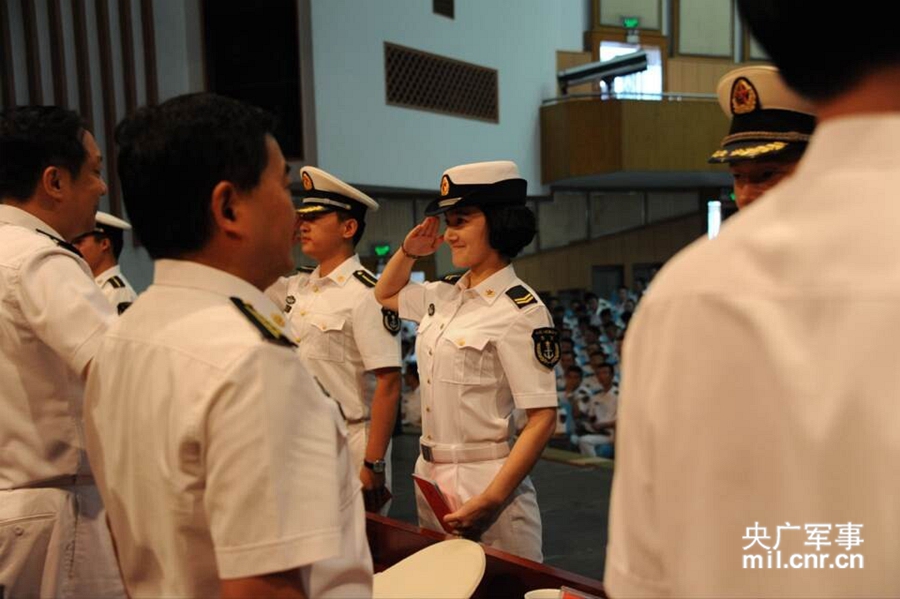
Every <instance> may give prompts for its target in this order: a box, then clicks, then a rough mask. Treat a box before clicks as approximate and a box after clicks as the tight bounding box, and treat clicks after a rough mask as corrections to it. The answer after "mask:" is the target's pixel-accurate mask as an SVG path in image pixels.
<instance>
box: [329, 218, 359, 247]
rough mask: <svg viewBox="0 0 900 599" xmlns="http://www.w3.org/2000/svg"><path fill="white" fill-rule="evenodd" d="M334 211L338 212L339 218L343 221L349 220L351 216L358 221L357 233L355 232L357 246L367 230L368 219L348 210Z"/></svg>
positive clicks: (354, 241) (354, 242)
mask: <svg viewBox="0 0 900 599" xmlns="http://www.w3.org/2000/svg"><path fill="white" fill-rule="evenodd" d="M334 213H335V214H337V217H338V220H339V221H341V222H342V223H343V222H347V221H348V220H350V219H351V218H352V219H353V220H355V221H356V233H354V234H353V247H356V246H357V245H358V244H359V242H360V240H362V237H363V233H365V232H366V219H364V218H361V217H359V216H356V215H354V214H351V213H349V212H347V211H346V210H335V211H334Z"/></svg>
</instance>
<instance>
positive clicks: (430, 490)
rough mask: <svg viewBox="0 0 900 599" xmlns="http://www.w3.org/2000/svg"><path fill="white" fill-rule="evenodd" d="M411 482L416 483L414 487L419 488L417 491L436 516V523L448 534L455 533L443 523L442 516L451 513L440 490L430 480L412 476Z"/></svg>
mask: <svg viewBox="0 0 900 599" xmlns="http://www.w3.org/2000/svg"><path fill="white" fill-rule="evenodd" d="M412 477H413V480H415V481H416V486H417V487H419V491H421V492H422V495H424V496H425V501H427V502H428V505H429V506H431V511H433V512H434V515H435V516H437V519H438V521H439V522H440V523H441V526H442V527H443V528H444V530H445V531H447V532H448V533H450V534H454V533H455V532H456V531H455V530H454V529H453V528H452V527H451V526H449V525H448V524H447V523H446V522H444V516H446V515H447V514H449V513H450V512H452V511H453V509H451V507H450V502H449V501H447V497H446V496H445V495H444V492H443V491H441V488H440V487H439V486H438V485H437V483H436V482H434V481H433V480H431V479H428V478H423V477H421V476H419V475H417V474H413V475H412Z"/></svg>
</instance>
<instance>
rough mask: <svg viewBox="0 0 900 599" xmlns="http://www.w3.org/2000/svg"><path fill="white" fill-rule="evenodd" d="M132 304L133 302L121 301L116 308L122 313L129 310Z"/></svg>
mask: <svg viewBox="0 0 900 599" xmlns="http://www.w3.org/2000/svg"><path fill="white" fill-rule="evenodd" d="M130 305H131V302H119V304H118V305H117V306H116V310H117V311H118V312H119V315H121V314H122V312H124V311H125V310H127V309H128V307H129V306H130Z"/></svg>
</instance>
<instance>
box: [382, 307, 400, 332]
mask: <svg viewBox="0 0 900 599" xmlns="http://www.w3.org/2000/svg"><path fill="white" fill-rule="evenodd" d="M381 316H382V318H381V322H382V324H384V328H385V329H387V331H388V332H389V333H390V334H391V335H396V334H397V333H399V332H400V316H399V315H398V314H397V313H396V312H394V311H393V310H388V309H387V308H382V309H381Z"/></svg>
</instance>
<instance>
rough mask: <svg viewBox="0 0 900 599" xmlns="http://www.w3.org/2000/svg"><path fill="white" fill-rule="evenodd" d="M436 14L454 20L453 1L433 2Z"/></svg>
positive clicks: (432, 5) (436, 0)
mask: <svg viewBox="0 0 900 599" xmlns="http://www.w3.org/2000/svg"><path fill="white" fill-rule="evenodd" d="M431 7H432V10H433V12H434V14H436V15H441V16H444V17H450V18H451V19H452V18H453V0H432V3H431Z"/></svg>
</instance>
